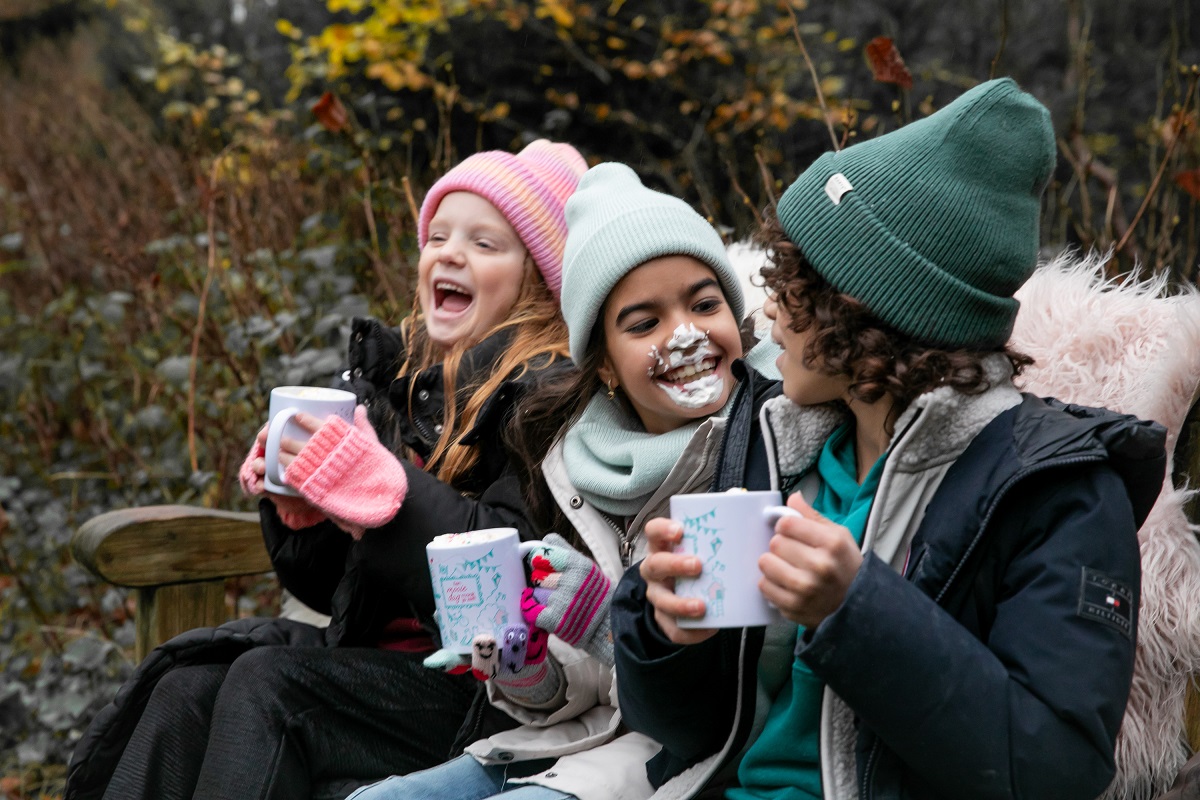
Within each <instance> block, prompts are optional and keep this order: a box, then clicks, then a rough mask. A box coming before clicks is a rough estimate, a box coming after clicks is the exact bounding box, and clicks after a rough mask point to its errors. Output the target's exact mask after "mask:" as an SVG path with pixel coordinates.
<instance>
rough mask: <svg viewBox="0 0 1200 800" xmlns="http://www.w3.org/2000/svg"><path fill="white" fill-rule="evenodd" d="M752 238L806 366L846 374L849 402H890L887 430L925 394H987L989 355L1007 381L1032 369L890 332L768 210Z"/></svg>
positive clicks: (1016, 355) (1010, 353)
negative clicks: (942, 389) (1008, 371)
mask: <svg viewBox="0 0 1200 800" xmlns="http://www.w3.org/2000/svg"><path fill="white" fill-rule="evenodd" d="M756 239H757V240H758V243H759V244H760V245H761V246H762V247H763V248H764V249H765V250H766V251H767V256H768V259H769V261H770V264H769V265H768V266H766V267H763V269H762V279H763V283H764V285H765V286H766V288H767V290H768V291H770V292H771V293H772V294H773V295H774V296H775V299H776V301H777V302H779V303H780V304H781V305H783V306H784V308H786V309H787V311H788V314H789V316H790V317H791V328H792V330H794V331H796V332H798V333H799V332H804V331H807V332H808V333H809V337H808V342H807V344H806V345H805V348H804V361H805V363H806V364H807V365H809V366H810V367H811V368H813V369H819V370H821V371H822V372H824V373H826V374H828V375H846V376H849V377H850V378H851V380H852V383H851V385H850V395H851V397H853V398H855V399H858V400H862V401H863V402H864V403H874V402H875V401H877V400H879V399H881V398H884V397H890V398H891V399H892V411H891V414H890V415H889V419H888V427H889V430H890V428H891V425H892V424H894V423H895V421H896V419H897V418H898V417H899V416H900V415H901V414H902V413H904V410H905V409H906V408H908V406H909V405H910V404H911V403H912V402H913V400H915V399H917V397H919V396H920V395H922V394H924V393H925V392H928V391H930V390H931V389H936V388H938V387H939V386H951V387H953V388H954V389H956V390H957V391H960V392H963V393H965V394H979V393H981V392H984V391H986V390H987V389H989V388H990V386H991V384H990V382H989V381H988V379H987V376H986V375H985V374H984V369H983V361H984V359H985V358H987V357H988V356H990V355H993V354H995V353H1003V354H1004V355H1005V356H1006V357H1007V358H1008V360H1009V362H1010V363H1011V364H1012V367H1013V375H1014V376H1016V375H1019V374H1020V373H1021V370H1023V369H1024V368H1025V367H1027V366H1029V365H1030V364H1032V363H1033V359H1032V358H1030V357H1029V356H1027V355H1025V354H1024V353H1020V352H1017V351H1016V350H1013V349H1012V348H1011V347H1008V346H1007V345H1002V346H1000V347H993V348H990V349H974V348H955V349H947V348H944V347H939V346H937V345H932V344H929V343H927V342H922V341H920V340H918V339H916V338H914V337H912V336H910V335H908V334H906V333H902V332H901V331H899V330H897V329H895V328H893V327H892V326H890V325H888V324H887V323H885V322H883V321H881V320H880V319H879V318H878V317H876V316H875V315H874V314H872V313H871V311H870V310H869V309H868V308H867V307H866V306H865V305H863V304H862V303H861V302H859V301H858V300H856V299H855V298H853V297H851V296H850V295H848V294H846V293H844V292H839V291H838V290H837V289H835V288H834V287H833V286H832V285H831V284H830V283H829V282H828V281H827V280H825V278H824V277H822V276H821V274H820V273H819V272H817V271H816V269H815V268H814V267H813V266H812V264H810V263H809V261H808V259H807V258H805V256H804V253H802V252H801V251H800V248H799V247H797V246H796V245H795V244H794V243H793V242H792V241H791V239H789V238H788V235H787V233H786V232H785V231H784V230H783V226H782V225H781V224H780V223H779V219H778V217H776V215H775V214H774V213H772V212H769V213H768V214H767V215H766V219H765V221H764V222H763V225H762V228H761V229H760V231H759V232H758V235H757V236H756Z"/></svg>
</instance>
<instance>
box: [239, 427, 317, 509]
mask: <svg viewBox="0 0 1200 800" xmlns="http://www.w3.org/2000/svg"><path fill="white" fill-rule="evenodd" d="M266 454H267V451H266V450H265V449H264V447H263V445H262V443H261V442H260V441H259V440H258V439H255V440H254V445H253V446H252V447H251V448H250V453H249V454H248V455H247V456H246V460H245V461H243V462H242V468H241V469H240V470H238V483H240V484H241V485H242V491H243V492H245V494H246V496H247V497H258V496H260V495H264V494H265V495H266V496H267V497H268V498H270V500H271V502H272V503H274V504H275V511H276V512H277V513H278V514H279V520H280V521H281V522H282V523H283V524H284V525H286V526H288V527H289V528H291V529H292V530H294V531H298V530H301V529H303V528H311V527H312V526H313V525H316V524H317V523H319V522H322V521H323V520H324V519H325V515H324V514H323V513H322V512H321V511H320V510H319V509H316V508H313V507H312V506H310V505H309V504H308V501H307V500H305V499H304V498H302V497H291V496H289V495H286V494H274V493H268V492H267V489H266V486H265V485H264V484H263V476H262V475H259V474H258V472H256V471H255V469H254V461H255V459H259V458H265V457H266Z"/></svg>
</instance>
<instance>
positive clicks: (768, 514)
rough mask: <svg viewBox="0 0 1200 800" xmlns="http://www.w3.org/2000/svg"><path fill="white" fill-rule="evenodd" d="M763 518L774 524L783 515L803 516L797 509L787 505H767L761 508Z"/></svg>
mask: <svg viewBox="0 0 1200 800" xmlns="http://www.w3.org/2000/svg"><path fill="white" fill-rule="evenodd" d="M762 515H763V519H765V520H766V521H767V522H769V523H770V524H772V525H774V524H775V523H776V522H779V520H781V519H783V518H784V517H799V516H803V515H802V514H801V513H800V512H799V511H797V510H796V509H794V508H788V507H787V506H767V507H766V508H764V509H763V510H762Z"/></svg>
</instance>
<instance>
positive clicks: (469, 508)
mask: <svg viewBox="0 0 1200 800" xmlns="http://www.w3.org/2000/svg"><path fill="white" fill-rule="evenodd" d="M401 463H402V464H403V465H404V471H405V473H406V475H407V476H408V494H407V496H406V497H405V499H404V503H403V504H402V505H401V506H400V510H399V511H398V512H397V513H396V516H395V517H393V518H392V519H391V520H390V521H389V522H387V523H386V524H384V525H383V526H381V527H379V528H373V529H371V530H368V531H367V532H366V533H365V534H364V535H363V538H362V539H361V540H360V541H358V542H355V543H354V544H353V546H352V547H351V549H350V551H349V553H348V556H347V559H346V567H345V575H344V577H343V579H342V580H341V581H340V582H339V583H338V585H337V588H336V591H335V597H334V600H333V607H334V608H335V609H336V611H337V613H336V614H335V616H334V620H333V623H332V624H331V626H330V627H331V634H332V635H333V637H334V640H335V641H338V642H339V643H340V644H342V645H344V646H352V645H356V644H369V643H370V642H371V641H372V636H373V635H374V634H376V633H377V632H378V631H379V630H381V629H382V627H383V626H384V625H386V624H387V623H388V622H390V621H391V620H393V619H395V618H396V617H398V616H416V617H418V618H421V619H424V620H430V619H432V617H433V609H434V605H433V586H432V583H431V581H430V577H429V566H428V562H427V560H426V556H425V545H426V544H428V543H429V542H431V541H432V540H433V538H434V537H435V536H438V535H440V534H443V533H459V532H462V531H470V530H481V529H484V528H516V529H517V531H518V532H519V534H520V536H521V538H522V539H534V538H537V532H536V531H535V530H534V529H533V527H532V526H531V525H530V523H529V521H528V516H529V515H528V512H527V511H526V508H525V503H524V501H523V499H522V497H521V493H520V491H519V490H518V488H517V477H516V475H515V474H514V470H513V469H511V468H510V469H508V470H506V471H505V472H504V473H503V474H501V475H500V477H499V478H497V479H496V480H494V481H492V482H491V483H490V484H489V485H488V487H487V488H486V489H484V491H483V493H482V494H480V495H479V496H478V497H469V496H466V495H463V494H460V493H459V492H458V491H457V490H456V489H454V488H453V487H452V486H450V485H448V484H446V483H443V482H442V481H439V480H438V479H437V478H435V477H434V476H433V475H430V474H429V473H427V472H425V471H423V470H421V469H419V468H417V467H416V466H415V465H414V464H412V463H410V462H407V461H402V462H401ZM342 536H343V537H344V538H345V539H347V540H349V539H350V537H349V536H347V535H346V534H342Z"/></svg>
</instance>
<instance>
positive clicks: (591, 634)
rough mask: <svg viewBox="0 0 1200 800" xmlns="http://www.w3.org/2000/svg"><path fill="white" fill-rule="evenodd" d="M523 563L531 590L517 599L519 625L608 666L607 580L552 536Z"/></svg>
mask: <svg viewBox="0 0 1200 800" xmlns="http://www.w3.org/2000/svg"><path fill="white" fill-rule="evenodd" d="M526 559H527V566H528V569H529V575H530V583H531V584H532V586H530V587H529V588H527V589H526V590H525V591H524V592H523V593H522V596H521V613H522V615H523V616H524V617H525V621H526V622H527V623H529V625H531V626H535V627H537V628H541V629H542V630H546V631H550V632H551V633H553V634H555V635H556V636H558V637H559V638H560V639H562V640H563V641H564V642H566V643H567V644H569V645H572V646H573V647H579V648H581V649H583V650H584V651H586V652H587V653H588V654H589V655H591V656H592V657H593V658H596V659H597V660H599V661H600V662H601V663H604V664H607V665H611V664H612V663H613V654H612V628H611V626H610V625H609V621H608V606H609V600H610V599H611V596H612V582H611V581H610V580H609V579H608V577H607V576H605V574H604V572H603V571H602V570H601V569H600V567H599V565H597V564H596V562H595V561H593V560H592V559H590V558H588V557H587V556H585V555H584V554H582V553H580V552H579V551H577V550H576V549H575V548H573V547H571V545H570V544H569V543H568V542H567V541H566V540H565V539H563V538H562V537H561V536H559V535H558V534H557V533H551V534H550V535H548V536H547V537H546V538H545V540H544V541H543V543H542V545H541V546H540V547H538V548H536V549H535V550H534V551H533V552H531V553H530V554H529V555H528V556H526Z"/></svg>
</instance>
